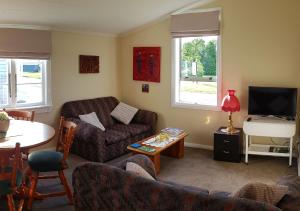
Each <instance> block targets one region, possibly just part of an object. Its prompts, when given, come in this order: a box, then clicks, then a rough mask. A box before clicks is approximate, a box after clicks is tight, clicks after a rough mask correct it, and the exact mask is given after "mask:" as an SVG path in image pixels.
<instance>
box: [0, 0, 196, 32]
mask: <svg viewBox="0 0 300 211" xmlns="http://www.w3.org/2000/svg"><path fill="white" fill-rule="evenodd" d="M199 1H201V0H0V24H18V25H37V26H45V27H50V28H52V29H59V30H66V31H71V30H73V31H87V32H97V33H105V34H122V33H125V32H128V31H130V30H132V29H135V28H137V27H139V26H142V25H144V24H147V23H149V22H152V21H154V20H157V19H159V18H161V17H163V16H165V15H167V14H169V13H171V12H174V11H176V10H178V9H180V8H182V7H185V6H187V5H190V4H193V3H195V2H199Z"/></svg>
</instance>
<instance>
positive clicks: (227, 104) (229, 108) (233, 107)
mask: <svg viewBox="0 0 300 211" xmlns="http://www.w3.org/2000/svg"><path fill="white" fill-rule="evenodd" d="M234 93H235V90H228V94H227V95H226V96H225V97H224V98H223V101H222V105H221V106H222V110H223V111H226V112H235V111H240V102H239V100H238V99H237V97H236V96H235V95H234Z"/></svg>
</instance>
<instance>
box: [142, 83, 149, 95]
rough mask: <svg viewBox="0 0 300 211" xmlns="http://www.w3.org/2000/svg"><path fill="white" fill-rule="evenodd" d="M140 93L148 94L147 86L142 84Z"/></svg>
mask: <svg viewBox="0 0 300 211" xmlns="http://www.w3.org/2000/svg"><path fill="white" fill-rule="evenodd" d="M142 92H146V93H148V92H149V84H142Z"/></svg>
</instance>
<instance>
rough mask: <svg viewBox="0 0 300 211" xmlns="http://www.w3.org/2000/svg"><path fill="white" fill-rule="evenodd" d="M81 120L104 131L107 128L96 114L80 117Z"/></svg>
mask: <svg viewBox="0 0 300 211" xmlns="http://www.w3.org/2000/svg"><path fill="white" fill-rule="evenodd" d="M79 118H80V120H82V121H84V122H86V123H89V124H91V125H94V126H95V127H97V128H99V129H100V130H102V131H105V127H104V126H103V125H102V123H101V122H100V121H99V119H98V117H97V114H96V113H95V112H92V113H89V114H84V115H79Z"/></svg>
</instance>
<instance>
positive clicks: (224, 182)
mask: <svg viewBox="0 0 300 211" xmlns="http://www.w3.org/2000/svg"><path fill="white" fill-rule="evenodd" d="M128 156H130V155H124V156H122V157H120V158H118V159H115V160H113V161H110V162H108V163H114V162H117V161H119V160H122V159H125V158H126V157H128ZM83 161H85V160H84V159H82V158H80V157H78V156H76V155H71V156H70V157H69V165H70V167H71V168H70V169H69V170H67V171H66V176H67V178H68V180H69V183H70V184H72V182H71V178H72V177H71V175H72V170H73V169H74V168H75V167H76V166H77V165H78V164H79V163H81V162H83ZM287 174H294V175H296V174H297V168H296V163H294V165H293V167H288V159H287V158H275V157H259V156H250V157H249V164H248V165H246V164H244V163H229V162H221V161H214V160H213V153H212V151H207V150H200V149H192V148H186V149H185V156H184V158H183V159H175V158H169V157H164V156H162V157H161V172H160V174H159V178H160V179H163V180H169V181H173V182H177V183H181V184H185V185H192V186H198V187H202V188H206V189H209V190H222V191H228V192H232V191H234V190H236V189H237V188H239V187H240V186H242V185H244V184H246V183H248V182H253V181H256V182H264V183H268V184H272V183H275V182H276V181H277V180H278V179H279V178H280V177H281V176H283V175H287ZM57 187H59V186H58V181H57V182H53V181H52V182H50V181H49V183H47V184H45V183H40V184H39V186H38V189H39V190H40V191H41V192H42V191H47V190H49V189H51V190H55V189H57ZM54 209H55V211H66V210H74V208H73V207H72V206H70V205H68V201H67V198H66V197H56V198H51V199H46V200H43V201H35V202H34V209H33V210H49V211H50V210H54ZM0 210H1V209H0Z"/></svg>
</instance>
